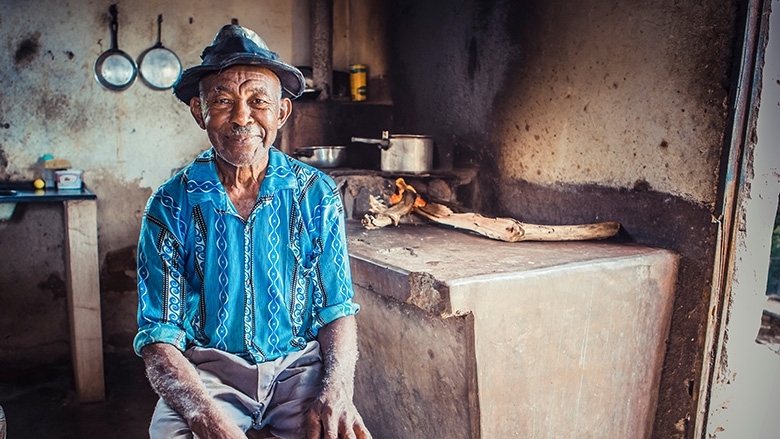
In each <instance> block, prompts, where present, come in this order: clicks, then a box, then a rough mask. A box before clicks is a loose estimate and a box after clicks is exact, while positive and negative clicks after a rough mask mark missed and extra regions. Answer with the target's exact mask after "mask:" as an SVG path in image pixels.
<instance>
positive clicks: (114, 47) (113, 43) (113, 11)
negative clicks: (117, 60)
mask: <svg viewBox="0 0 780 439" xmlns="http://www.w3.org/2000/svg"><path fill="white" fill-rule="evenodd" d="M108 13H109V14H111V50H117V48H119V41H117V36H116V34H117V32H118V31H119V21H118V20H117V18H116V16H117V10H116V4H113V5H111V6H109V7H108Z"/></svg>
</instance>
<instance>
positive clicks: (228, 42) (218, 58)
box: [173, 24, 306, 105]
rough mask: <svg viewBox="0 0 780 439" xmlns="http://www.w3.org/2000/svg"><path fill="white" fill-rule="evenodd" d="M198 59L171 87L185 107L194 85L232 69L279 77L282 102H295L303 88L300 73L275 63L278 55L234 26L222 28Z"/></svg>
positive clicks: (242, 29)
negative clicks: (250, 68) (260, 70)
mask: <svg viewBox="0 0 780 439" xmlns="http://www.w3.org/2000/svg"><path fill="white" fill-rule="evenodd" d="M200 58H201V59H202V60H203V62H202V63H201V64H200V65H199V66H195V67H190V68H189V69H187V70H185V71H184V73H182V75H181V77H180V78H179V80H178V81H177V82H176V84H174V86H173V93H174V94H175V95H176V97H177V98H179V99H180V100H181V101H182V102H184V103H185V104H187V105H189V104H190V99H192V98H193V97H195V96H197V95H198V84H199V83H200V79H201V78H202V77H203V76H205V75H208V74H210V73H217V72H220V71H222V70H224V69H226V68H228V67H230V66H235V65H253V66H262V67H265V68H267V69H269V70H271V71H272V72H274V73H275V74H276V76H278V77H279V82H281V84H282V96H283V97H286V98H290V99H295V98H297V97H298V96H300V95H301V94H302V93H303V90H304V89H305V88H306V82H305V79H304V78H303V74H302V73H301V71H300V70H298V69H297V68H295V67H293V66H291V65H289V64H286V63H284V62H282V61H279V55H278V54H277V53H275V52H272V51H270V50H269V49H268V46H267V45H266V44H265V41H263V39H262V38H260V36H258V35H257V34H256V33H255V32H253V31H251V30H249V29H247V28H245V27H241V26H238V25H236V24H228V25H225V26H223V27H222V29H220V30H219V32H217V35H216V36H215V37H214V41H213V42H212V43H211V45H210V46H208V47H206V48H205V49H203V53H201V55H200Z"/></svg>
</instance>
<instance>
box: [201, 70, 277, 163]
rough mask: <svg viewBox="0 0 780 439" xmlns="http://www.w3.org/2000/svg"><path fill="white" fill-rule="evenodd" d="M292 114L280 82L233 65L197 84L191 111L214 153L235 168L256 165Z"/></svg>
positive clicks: (264, 73)
mask: <svg viewBox="0 0 780 439" xmlns="http://www.w3.org/2000/svg"><path fill="white" fill-rule="evenodd" d="M291 110H292V102H290V100H289V99H287V98H281V86H280V84H279V78H278V77H277V76H276V75H275V74H274V73H273V72H272V71H270V70H268V69H266V68H264V67H259V66H244V65H241V66H233V67H230V68H228V69H226V70H223V71H222V72H220V73H216V74H213V75H208V76H206V77H204V78H203V79H201V82H200V96H198V97H194V98H192V100H190V112H191V113H192V116H193V117H194V118H195V120H196V121H197V122H198V125H199V126H200V127H201V128H203V129H204V130H206V133H207V134H208V136H209V140H211V144H212V145H213V146H214V148H215V149H216V152H217V154H218V155H219V156H220V157H221V158H222V159H223V160H225V161H226V162H228V163H230V164H232V165H234V166H249V165H254V164H260V163H262V162H263V160H265V159H267V156H268V150H269V149H270V148H271V145H273V142H274V140H276V133H277V131H278V130H279V129H280V128H281V127H282V125H284V122H285V121H286V120H287V117H288V116H289V115H290V112H291Z"/></svg>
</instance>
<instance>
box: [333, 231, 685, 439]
mask: <svg viewBox="0 0 780 439" xmlns="http://www.w3.org/2000/svg"><path fill="white" fill-rule="evenodd" d="M347 236H348V242H349V252H350V257H351V264H352V271H353V283H354V285H355V294H356V300H357V301H358V302H359V303H361V305H362V307H363V308H362V309H361V312H360V313H359V314H358V325H359V334H360V349H361V357H360V360H359V362H358V371H357V376H356V381H357V382H356V395H355V401H356V404H358V406H359V408H360V409H361V411H362V413H363V417H364V418H365V419H366V423H367V425H368V426H369V427H370V428H371V429H372V433H373V434H374V437H376V438H379V439H381V438H398V437H404V438H426V439H432V438H503V437H523V438H533V437H544V438H547V437H554V438H582V437H596V438H601V437H620V438H645V437H649V434H650V429H651V427H652V422H653V416H654V412H655V405H656V399H657V392H658V380H659V377H660V368H661V365H662V361H663V356H664V347H665V341H666V336H667V333H668V328H669V321H670V317H671V310H672V303H673V292H674V285H675V278H676V275H677V257H676V255H674V254H673V253H671V252H669V251H666V250H660V249H654V248H647V247H640V246H635V245H626V244H614V243H605V242H521V243H504V242H499V241H493V240H490V239H487V238H483V237H480V236H476V235H472V234H469V233H467V232H463V231H458V230H452V229H445V228H440V227H435V226H429V225H425V226H413V225H406V224H404V225H401V226H400V227H389V228H385V229H381V230H365V229H363V228H362V227H361V226H360V224H358V223H356V222H350V223H349V224H348V230H347Z"/></svg>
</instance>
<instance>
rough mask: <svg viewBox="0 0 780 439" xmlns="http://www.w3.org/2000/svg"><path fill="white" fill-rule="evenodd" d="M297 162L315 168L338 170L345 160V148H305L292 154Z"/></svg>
mask: <svg viewBox="0 0 780 439" xmlns="http://www.w3.org/2000/svg"><path fill="white" fill-rule="evenodd" d="M292 155H293V156H295V157H296V158H297V159H298V160H300V161H302V162H303V163H306V164H307V165H311V166H314V167H316V168H338V167H339V166H342V165H343V164H344V161H345V160H346V159H347V147H346V146H305V147H303V148H298V149H296V150H295V151H293V153H292Z"/></svg>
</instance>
